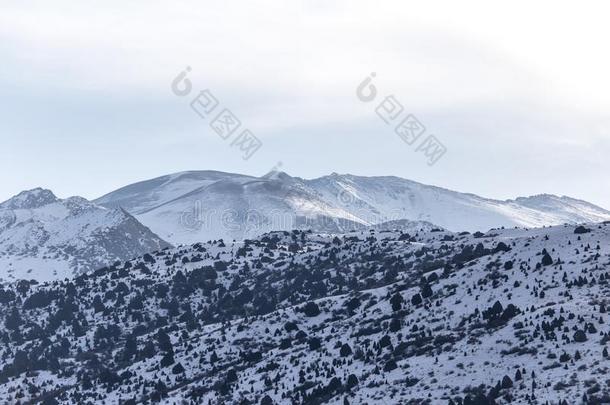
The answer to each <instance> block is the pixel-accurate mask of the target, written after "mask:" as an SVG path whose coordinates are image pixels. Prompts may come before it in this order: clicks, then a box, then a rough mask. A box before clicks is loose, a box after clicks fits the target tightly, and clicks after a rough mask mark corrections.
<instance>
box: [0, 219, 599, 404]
mask: <svg viewBox="0 0 610 405" xmlns="http://www.w3.org/2000/svg"><path fill="white" fill-rule="evenodd" d="M608 305H610V223H604V224H590V225H587V226H584V227H582V226H581V227H576V226H557V227H551V228H540V229H532V230H523V229H503V230H491V231H489V232H488V233H486V234H468V233H459V234H458V233H452V232H448V231H439V230H429V231H419V232H412V233H411V234H407V233H404V232H401V231H377V230H360V231H356V232H351V233H347V234H342V235H323V234H320V235H318V234H316V233H311V232H302V231H293V232H275V233H272V234H268V235H265V236H263V237H260V238H257V239H255V240H248V241H244V242H237V243H228V242H224V241H215V242H210V243H198V244H195V245H192V246H188V247H179V248H174V249H165V250H163V251H159V252H156V253H154V254H150V255H145V256H143V257H142V258H140V259H136V260H131V261H128V262H123V263H115V264H113V265H111V266H108V267H105V268H102V269H99V270H97V271H95V272H94V273H92V274H89V275H84V276H79V277H77V278H75V279H74V280H70V281H69V280H66V281H61V282H52V283H44V284H38V285H36V284H31V283H28V282H19V283H13V284H10V285H8V286H5V287H4V288H3V289H1V290H0V324H1V325H3V326H4V327H3V328H2V329H0V338H1V339H2V341H3V345H1V346H0V398H2V399H4V400H5V401H6V402H7V403H17V402H21V403H29V402H30V401H34V402H37V401H41V402H42V401H48V402H46V403H57V402H59V403H62V404H72V403H89V402H91V403H104V404H139V403H151V402H153V403H156V402H161V403H166V404H183V403H186V404H216V403H223V404H264V405H270V404H337V405H339V404H454V405H455V404H461V405H472V404H477V405H479V404H482V405H486V404H509V403H513V404H540V405H543V404H554V405H556V404H561V405H567V404H601V403H608V400H609V398H610V382H609V381H608V372H609V370H610V360H609V355H608V346H609V342H610V329H609V327H608V322H609V321H610V319H609V318H608V313H607V308H608ZM53 401H56V402H53Z"/></svg>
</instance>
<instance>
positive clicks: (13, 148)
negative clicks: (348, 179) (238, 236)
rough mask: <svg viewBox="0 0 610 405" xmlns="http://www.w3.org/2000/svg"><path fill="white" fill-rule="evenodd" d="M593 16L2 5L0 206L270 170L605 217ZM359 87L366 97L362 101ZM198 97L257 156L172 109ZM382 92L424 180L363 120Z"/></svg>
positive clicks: (388, 135)
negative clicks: (422, 141)
mask: <svg viewBox="0 0 610 405" xmlns="http://www.w3.org/2000/svg"><path fill="white" fill-rule="evenodd" d="M608 15H610V3H608V2H604V1H599V2H593V1H591V2H587V1H584V2H578V3H575V2H557V1H538V2H531V1H527V2H526V1H513V2H507V3H498V2H489V1H459V2H455V1H428V2H407V1H387V2H379V1H368V2H365V1H355V0H350V1H331V0H324V1H322V0H313V1H279V0H277V1H252V0H248V1H229V2H227V1H218V2H211V1H167V2H162V1H131V2H125V1H114V0H111V1H103V2H102V1H99V2H93V1H87V2H83V1H81V2H76V1H74V2H68V1H63V0H57V1H53V2H49V1H27V0H26V1H24V0H20V1H12V0H4V1H2V3H0V61H1V65H0V88H1V89H2V98H1V101H0V136H1V146H2V147H1V148H0V200H4V199H7V198H9V197H10V196H12V195H14V194H16V193H18V192H19V191H21V190H24V189H29V188H34V187H38V186H40V187H46V188H50V189H52V190H53V191H54V192H55V193H56V194H57V195H58V196H61V197H67V196H70V195H81V196H83V197H86V198H95V197H99V196H100V195H102V194H104V193H106V192H109V191H112V190H113V189H116V188H118V187H121V186H123V185H126V184H129V183H132V182H135V181H139V180H144V179H148V178H152V177H156V176H159V175H163V174H168V173H172V172H177V171H183V170H204V169H211V170H221V171H228V172H237V173H244V174H251V175H263V174H265V173H266V172H268V171H269V170H271V168H273V167H274V166H276V164H277V163H278V162H282V167H281V168H282V170H284V171H286V172H288V173H289V174H291V175H294V176H300V177H305V178H312V177H318V176H322V175H325V174H329V173H331V172H338V173H352V174H360V175H396V176H400V177H405V178H409V179H412V180H416V181H420V182H423V183H427V184H434V185H438V186H442V187H446V188H450V189H454V190H457V191H464V192H472V193H476V194H479V195H482V196H486V197H492V198H499V199H505V198H513V197H517V196H523V195H531V194H539V193H553V194H558V195H569V196H572V197H575V198H581V199H585V200H588V201H590V202H593V203H596V204H599V205H601V206H603V207H605V208H609V209H610V179H609V178H608V174H609V173H610V159H609V158H608V157H609V156H610V78H609V77H610V53H609V52H608V51H607V50H608V39H609V38H610V24H608V22H607V18H608ZM186 66H189V67H191V69H192V70H191V72H190V74H189V76H188V77H189V79H190V80H191V82H192V85H193V94H191V95H190V96H187V97H178V96H176V95H174V94H173V93H172V91H171V88H170V83H171V82H172V80H173V79H174V78H175V77H176V76H177V75H178V74H179V73H180V72H181V71H182V70H183V69H185V67H186ZM371 72H375V73H376V77H375V79H374V85H375V87H376V88H377V89H378V92H379V96H378V97H380V99H379V100H376V101H375V102H373V103H363V102H362V101H360V100H359V99H358V98H357V97H356V87H357V86H358V85H359V84H360V82H361V81H362V80H363V79H364V78H365V77H367V76H368V75H369V74H370V73H371ZM205 88H207V89H210V90H211V91H212V93H213V94H214V95H215V96H216V97H217V99H218V100H219V101H220V105H221V106H223V107H226V108H229V109H231V111H233V112H234V114H235V115H236V116H237V117H238V118H239V119H240V120H241V122H242V127H244V128H248V129H250V130H251V131H252V133H254V134H255V135H256V136H257V137H259V138H260V139H261V140H262V142H263V146H262V148H261V149H260V150H259V151H258V152H257V153H256V154H255V155H254V156H253V157H252V158H251V159H249V160H247V161H244V160H243V159H242V157H241V154H240V153H239V152H238V151H237V150H236V149H235V148H234V147H231V146H230V141H225V140H223V139H221V138H220V137H219V136H218V135H217V134H216V133H214V132H213V131H212V130H211V129H210V127H209V119H208V120H204V119H201V118H200V117H199V116H198V115H196V114H195V113H194V112H193V111H192V110H191V108H190V107H189V102H190V100H191V99H192V96H193V95H194V94H195V92H198V91H199V90H203V89H205ZM388 95H394V96H395V98H396V99H397V100H398V101H399V102H400V103H401V104H402V105H403V106H404V107H405V113H407V112H408V113H411V114H414V115H415V116H417V118H418V119H419V120H420V121H421V122H422V123H423V124H424V125H425V126H426V128H427V133H428V134H434V135H435V136H436V137H437V138H438V139H439V140H440V141H441V142H442V143H443V144H444V145H445V146H446V148H447V153H446V154H445V156H443V158H442V159H441V160H440V161H439V162H438V163H436V165H434V166H432V167H430V166H428V165H427V164H426V160H425V157H424V156H423V155H422V154H421V153H416V152H415V148H414V147H413V146H409V145H407V144H406V143H404V142H403V141H402V140H401V139H400V138H399V137H398V136H397V135H396V134H395V133H394V132H393V130H392V128H391V127H390V126H388V125H386V124H384V122H383V121H382V120H381V119H380V118H379V117H378V116H377V115H376V114H375V107H376V105H377V104H378V103H377V101H380V100H381V97H385V96H388Z"/></svg>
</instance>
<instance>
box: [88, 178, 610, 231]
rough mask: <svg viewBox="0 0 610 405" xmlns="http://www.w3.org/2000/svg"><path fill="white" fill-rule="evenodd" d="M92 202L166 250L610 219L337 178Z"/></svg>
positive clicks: (578, 208)
mask: <svg viewBox="0 0 610 405" xmlns="http://www.w3.org/2000/svg"><path fill="white" fill-rule="evenodd" d="M96 202H97V203H99V204H101V205H104V206H107V207H117V206H121V207H123V208H125V209H126V210H127V211H129V212H130V213H131V214H133V215H135V216H136V217H137V218H138V220H140V221H141V222H142V223H144V224H145V225H147V226H148V227H150V228H151V229H152V230H153V231H154V232H156V233H157V234H159V235H160V236H161V237H163V238H165V239H166V240H169V241H171V242H173V243H195V242H198V241H203V240H211V239H217V238H224V239H228V240H232V239H238V240H240V239H244V238H248V237H253V236H255V235H258V234H261V233H263V232H267V231H272V230H287V229H294V228H301V229H308V228H309V229H313V230H314V231H332V230H335V231H338V232H340V231H347V230H351V229H358V228H362V227H367V226H370V225H375V224H380V223H384V222H388V221H395V220H403V219H404V220H410V221H427V222H429V223H433V224H436V225H437V226H440V227H443V228H445V229H449V230H453V231H462V230H468V231H486V230H488V229H491V228H494V227H503V226H504V227H514V226H521V227H540V226H548V225H559V224H564V223H571V224H576V223H584V222H598V221H603V220H610V211H607V210H605V209H602V208H600V207H597V206H595V205H593V204H589V203H587V202H584V201H579V200H575V199H572V198H569V197H556V196H552V195H540V196H534V197H526V198H517V199H515V200H508V201H498V200H493V199H487V198H483V197H479V196H476V195H473V194H465V193H458V192H455V191H451V190H446V189H443V188H440V187H434V186H428V185H424V184H420V183H417V182H414V181H410V180H406V179H401V178H398V177H362V176H353V175H349V174H348V175H339V174H336V173H333V174H331V175H329V176H324V177H321V178H318V179H313V180H304V179H301V178H298V177H291V176H289V175H287V174H286V173H282V172H273V173H270V174H268V175H266V176H263V177H260V178H256V177H251V176H243V175H238V174H230V173H221V172H209V171H203V172H183V173H177V174H173V175H169V176H163V177H160V178H157V179H153V180H149V181H145V182H141V183H136V184H133V185H130V186H127V187H124V188H122V189H119V190H117V191H115V192H111V193H109V194H107V195H105V196H103V197H101V198H100V199H98V200H96Z"/></svg>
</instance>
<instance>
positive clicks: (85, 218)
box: [0, 188, 169, 281]
mask: <svg viewBox="0 0 610 405" xmlns="http://www.w3.org/2000/svg"><path fill="white" fill-rule="evenodd" d="M167 246H169V244H168V243H166V242H165V241H163V240H162V239H160V238H159V237H158V236H156V235H155V234H154V233H152V232H151V231H150V230H149V229H148V228H146V227H145V226H143V225H142V224H140V223H139V222H138V221H137V220H136V219H135V218H133V217H132V216H131V215H130V214H128V213H127V212H125V211H122V210H113V209H108V208H104V207H101V206H99V205H95V204H93V203H91V202H89V201H87V200H85V199H84V198H80V197H70V198H67V199H64V200H62V199H59V198H57V197H55V195H53V193H52V192H51V191H50V190H44V189H40V188H39V189H34V190H29V191H24V192H22V193H20V194H18V195H17V196H15V197H13V198H11V199H9V200H8V201H5V202H3V203H2V204H0V281H6V280H15V279H36V280H39V281H41V280H51V279H57V278H64V277H69V276H72V275H73V274H78V273H81V272H84V271H87V270H94V269H96V268H98V267H100V266H102V265H103V264H105V263H109V262H112V261H114V260H125V259H129V258H132V257H137V256H141V255H142V254H144V253H146V252H150V251H153V250H159V249H162V248H164V247H167Z"/></svg>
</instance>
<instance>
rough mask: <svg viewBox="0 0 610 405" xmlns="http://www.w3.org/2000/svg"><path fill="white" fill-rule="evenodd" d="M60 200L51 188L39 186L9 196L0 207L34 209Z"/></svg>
mask: <svg viewBox="0 0 610 405" xmlns="http://www.w3.org/2000/svg"><path fill="white" fill-rule="evenodd" d="M57 201H59V199H58V198H57V197H56V196H55V194H53V192H52V191H51V190H48V189H45V188H41V187H37V188H34V189H31V190H25V191H22V192H20V193H19V194H17V195H16V196H14V197H11V198H9V199H8V200H6V201H5V202H3V203H2V204H0V207H2V208H8V209H34V208H40V207H43V206H45V205H48V204H52V203H54V202H57Z"/></svg>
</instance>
